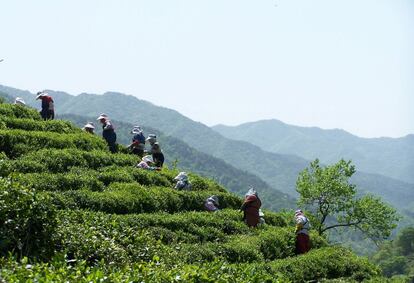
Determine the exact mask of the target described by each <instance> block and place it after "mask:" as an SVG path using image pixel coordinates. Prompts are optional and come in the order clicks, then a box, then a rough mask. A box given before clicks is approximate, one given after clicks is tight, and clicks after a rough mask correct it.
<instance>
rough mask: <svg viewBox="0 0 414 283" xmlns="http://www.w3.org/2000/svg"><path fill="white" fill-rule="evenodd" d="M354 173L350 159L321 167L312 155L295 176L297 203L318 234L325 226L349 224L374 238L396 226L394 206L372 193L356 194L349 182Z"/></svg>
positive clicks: (396, 217) (388, 233) (344, 225)
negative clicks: (308, 215)
mask: <svg viewBox="0 0 414 283" xmlns="http://www.w3.org/2000/svg"><path fill="white" fill-rule="evenodd" d="M354 173H355V166H354V165H352V164H351V161H345V160H340V161H339V162H338V163H336V164H334V165H330V166H324V167H323V166H321V165H320V164H319V160H318V159H316V160H315V161H313V162H311V164H310V167H309V168H306V169H305V170H303V171H302V172H301V173H300V174H299V177H298V179H297V182H296V191H297V192H298V193H299V194H300V198H299V200H298V205H300V206H303V207H304V208H305V209H307V210H308V211H309V212H310V217H311V219H312V220H313V221H312V224H313V226H314V227H315V228H316V229H317V231H318V232H319V234H320V235H322V234H324V233H325V232H326V231H327V230H329V229H333V228H337V227H352V228H355V229H358V230H360V231H362V232H363V233H364V234H365V235H366V236H367V237H369V238H370V239H372V240H374V242H377V241H379V240H383V239H385V238H387V237H389V235H390V234H391V231H392V230H393V229H394V228H395V227H396V222H397V221H398V219H399V217H398V216H397V214H396V210H395V209H394V208H392V207H391V206H389V205H387V204H386V203H384V202H383V201H382V200H381V199H380V198H379V197H375V196H373V195H365V196H362V197H359V198H358V197H357V196H356V195H357V190H356V188H355V185H353V184H350V183H349V178H350V177H351V176H352V175H353V174H354Z"/></svg>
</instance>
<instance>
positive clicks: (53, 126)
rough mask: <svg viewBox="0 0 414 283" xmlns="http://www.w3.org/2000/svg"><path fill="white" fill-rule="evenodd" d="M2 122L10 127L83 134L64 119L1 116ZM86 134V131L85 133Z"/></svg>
mask: <svg viewBox="0 0 414 283" xmlns="http://www.w3.org/2000/svg"><path fill="white" fill-rule="evenodd" d="M1 121H2V123H4V125H5V127H4V128H8V129H20V130H25V131H45V132H55V133H61V134H63V133H66V134H82V133H83V131H82V130H81V129H80V128H78V127H76V126H75V125H73V124H72V123H70V122H69V121H63V120H50V121H38V120H33V119H28V118H25V119H17V118H10V117H1ZM84 134H85V135H86V133H84Z"/></svg>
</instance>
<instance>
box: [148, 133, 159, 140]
mask: <svg viewBox="0 0 414 283" xmlns="http://www.w3.org/2000/svg"><path fill="white" fill-rule="evenodd" d="M150 140H157V136H156V135H154V134H149V135H148V138H147V139H146V141H150Z"/></svg>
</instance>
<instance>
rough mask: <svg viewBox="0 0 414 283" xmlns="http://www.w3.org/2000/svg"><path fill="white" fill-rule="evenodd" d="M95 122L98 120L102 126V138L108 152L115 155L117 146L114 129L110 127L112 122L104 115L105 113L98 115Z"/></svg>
mask: <svg viewBox="0 0 414 283" xmlns="http://www.w3.org/2000/svg"><path fill="white" fill-rule="evenodd" d="M96 120H99V121H100V122H101V124H102V137H103V138H104V139H105V140H106V142H107V143H108V147H109V150H110V151H111V152H112V153H116V152H117V145H116V133H115V128H114V126H113V125H112V122H111V121H110V120H109V117H108V115H106V114H105V113H102V114H101V115H99V117H98V118H97V119H96Z"/></svg>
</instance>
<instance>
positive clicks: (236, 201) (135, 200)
mask: <svg viewBox="0 0 414 283" xmlns="http://www.w3.org/2000/svg"><path fill="white" fill-rule="evenodd" d="M62 194H63V195H64V196H65V197H66V198H68V199H72V200H73V201H71V203H76V206H77V207H78V208H84V209H86V208H87V209H91V210H95V211H103V212H107V213H117V214H126V213H144V212H156V211H166V212H169V213H173V212H179V211H189V210H197V211H203V210H204V206H203V204H204V201H205V199H206V198H208V197H209V196H210V195H212V194H215V195H217V196H218V197H219V199H220V202H221V207H222V208H226V207H230V208H238V207H240V204H241V200H240V198H238V197H236V196H235V195H232V194H229V193H221V192H208V191H202V192H201V191H200V192H191V191H190V192H181V191H175V190H173V189H170V188H165V187H151V188H147V187H143V186H141V185H138V184H124V183H113V184H111V185H110V186H109V189H107V190H105V191H104V192H90V191H86V190H78V191H68V192H64V193H62Z"/></svg>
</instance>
